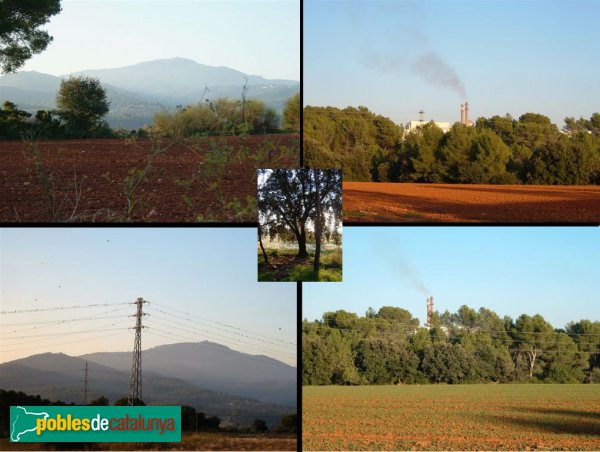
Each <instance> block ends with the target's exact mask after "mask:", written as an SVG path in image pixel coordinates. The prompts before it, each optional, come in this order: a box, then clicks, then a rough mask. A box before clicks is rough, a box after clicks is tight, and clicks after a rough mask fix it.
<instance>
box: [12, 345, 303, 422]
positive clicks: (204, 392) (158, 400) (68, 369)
mask: <svg viewBox="0 0 600 452" xmlns="http://www.w3.org/2000/svg"><path fill="white" fill-rule="evenodd" d="M86 362H87V363H88V400H93V399H96V398H98V397H100V396H105V397H107V398H108V399H109V400H110V402H111V403H114V401H115V400H118V399H120V398H122V397H127V393H128V389H129V379H130V374H129V372H130V369H131V353H127V352H114V353H93V354H89V355H84V356H80V357H74V356H69V355H65V354H63V353H43V354H38V355H33V356H29V357H27V358H23V359H18V360H14V361H9V362H6V363H3V364H0V389H6V390H11V389H12V390H15V391H23V392H25V393H27V394H30V395H38V394H39V395H40V396H41V397H42V398H47V399H50V400H62V401H63V402H66V403H71V402H74V403H81V401H82V380H83V369H84V367H85V363H86ZM296 393H297V390H296V368H295V367H292V366H288V365H286V364H284V363H281V362H279V361H277V360H274V359H272V358H268V357H265V356H255V355H247V354H244V353H240V352H237V351H234V350H231V349H229V348H227V347H225V346H222V345H219V344H215V343H212V342H207V341H204V342H199V343H182V344H171V345H163V346H159V347H155V348H152V349H149V350H144V352H143V398H144V401H145V402H146V403H147V404H149V405H189V406H193V407H194V408H196V410H197V411H200V412H204V413H205V414H206V415H207V416H218V417H220V418H221V419H222V421H223V425H226V426H227V425H236V426H249V425H251V423H252V421H253V420H254V419H257V418H259V419H263V420H265V421H266V422H267V423H268V424H269V427H275V426H277V425H278V423H279V421H280V419H281V417H282V416H283V415H285V414H290V413H292V412H295V411H296Z"/></svg>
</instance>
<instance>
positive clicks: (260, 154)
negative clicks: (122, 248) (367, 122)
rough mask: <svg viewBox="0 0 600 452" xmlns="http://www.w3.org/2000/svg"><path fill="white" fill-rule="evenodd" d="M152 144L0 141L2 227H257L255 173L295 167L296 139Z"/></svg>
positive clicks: (272, 137)
mask: <svg viewBox="0 0 600 452" xmlns="http://www.w3.org/2000/svg"><path fill="white" fill-rule="evenodd" d="M156 146H157V143H156V142H153V141H151V140H136V141H131V140H123V139H111V140H66V141H39V142H35V143H31V142H22V141H0V221H5V222H13V221H15V222H17V221H34V222H37V221H95V222H98V221H116V222H121V221H146V222H173V221H186V222H192V221H256V209H255V205H254V203H255V201H256V169H257V168H278V167H296V166H298V165H299V136H298V134H286V135H266V136H248V137H226V138H202V139H197V140H193V141H192V140H189V141H186V142H184V143H177V144H173V143H170V142H168V141H163V142H162V143H161V144H160V149H164V151H163V152H160V153H157V155H156V156H155V157H151V155H152V154H153V149H154V150H156V149H158V148H157V147H156ZM167 147H168V148H167ZM149 162H150V165H148V164H149ZM146 169H147V171H145V170H146ZM144 172H145V173H144Z"/></svg>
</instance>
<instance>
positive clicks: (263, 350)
mask: <svg viewBox="0 0 600 452" xmlns="http://www.w3.org/2000/svg"><path fill="white" fill-rule="evenodd" d="M153 322H155V321H154V320H153ZM157 323H158V322H157ZM175 323H177V322H175ZM158 325H159V326H162V327H165V328H174V327H173V326H171V325H164V324H161V323H158ZM158 331H160V330H158ZM181 331H184V332H187V333H190V334H194V335H196V336H200V337H207V336H208V337H213V338H214V336H212V335H211V333H208V334H207V333H206V332H204V333H202V334H201V333H196V332H194V331H190V330H181ZM199 331H203V330H199ZM163 332H164V331H163ZM217 340H218V339H217ZM221 340H222V339H221ZM225 341H229V342H238V343H240V344H244V345H245V346H246V347H248V348H251V349H254V350H258V351H261V352H264V353H272V354H277V355H280V356H285V357H287V358H295V356H292V355H288V354H285V353H284V352H281V351H279V350H269V349H265V348H259V347H257V346H255V345H253V344H248V343H246V342H245V341H243V340H241V339H230V338H225Z"/></svg>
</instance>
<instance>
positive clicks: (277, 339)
mask: <svg viewBox="0 0 600 452" xmlns="http://www.w3.org/2000/svg"><path fill="white" fill-rule="evenodd" d="M153 304H154V305H156V306H161V307H163V308H167V309H170V310H171V311H174V312H179V313H182V314H186V315H187V316H189V317H196V318H198V319H201V320H205V321H207V322H211V323H216V324H217V325H221V326H224V327H227V328H233V329H236V330H239V331H244V332H246V333H250V334H254V335H256V336H261V337H265V338H267V339H273V340H275V341H278V342H282V343H284V344H290V345H296V343H295V342H287V341H284V340H282V339H279V338H276V337H273V336H267V335H264V334H261V333H256V332H254V331H250V330H246V329H244V328H239V327H236V326H234V325H230V324H227V323H223V322H218V321H216V320H211V319H207V318H205V317H200V316H198V315H194V314H190V313H188V312H185V311H180V310H178V309H173V308H170V307H169V306H164V305H161V304H158V303H153ZM171 315H174V314H171Z"/></svg>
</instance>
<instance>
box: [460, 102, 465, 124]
mask: <svg viewBox="0 0 600 452" xmlns="http://www.w3.org/2000/svg"><path fill="white" fill-rule="evenodd" d="M460 123H461V124H464V123H465V106H464V104H460Z"/></svg>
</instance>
